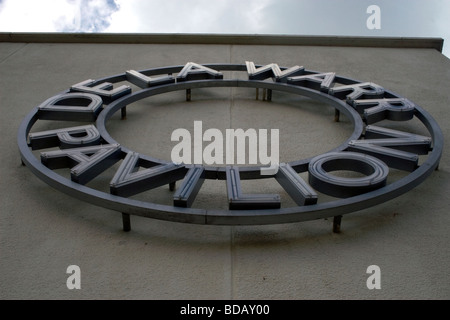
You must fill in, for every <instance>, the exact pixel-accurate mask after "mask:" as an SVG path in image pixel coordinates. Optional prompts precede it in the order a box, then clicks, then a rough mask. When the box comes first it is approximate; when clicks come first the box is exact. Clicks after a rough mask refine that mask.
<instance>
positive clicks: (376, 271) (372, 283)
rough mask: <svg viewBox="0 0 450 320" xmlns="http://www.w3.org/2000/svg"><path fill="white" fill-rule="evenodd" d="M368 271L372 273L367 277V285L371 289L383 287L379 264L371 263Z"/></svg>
mask: <svg viewBox="0 0 450 320" xmlns="http://www.w3.org/2000/svg"><path fill="white" fill-rule="evenodd" d="M366 273H371V274H372V275H371V276H370V277H369V278H367V281H366V285H367V288H368V289H369V290H373V289H381V270H380V267H379V266H377V265H371V266H368V267H367V271H366Z"/></svg>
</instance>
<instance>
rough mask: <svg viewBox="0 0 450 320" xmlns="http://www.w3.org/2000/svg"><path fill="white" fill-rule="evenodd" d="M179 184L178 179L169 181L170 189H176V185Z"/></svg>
mask: <svg viewBox="0 0 450 320" xmlns="http://www.w3.org/2000/svg"><path fill="white" fill-rule="evenodd" d="M176 184H177V182H176V181H174V182H171V183H169V190H170V191H174V190H175V185H176Z"/></svg>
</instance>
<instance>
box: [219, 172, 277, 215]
mask: <svg viewBox="0 0 450 320" xmlns="http://www.w3.org/2000/svg"><path fill="white" fill-rule="evenodd" d="M226 178H227V181H226V182H227V194H228V208H229V209H230V210H241V209H242V210H252V209H274V208H275V209H277V208H280V207H281V203H280V196H279V195H277V194H243V193H242V188H241V178H240V177H239V168H235V167H230V166H227V167H226Z"/></svg>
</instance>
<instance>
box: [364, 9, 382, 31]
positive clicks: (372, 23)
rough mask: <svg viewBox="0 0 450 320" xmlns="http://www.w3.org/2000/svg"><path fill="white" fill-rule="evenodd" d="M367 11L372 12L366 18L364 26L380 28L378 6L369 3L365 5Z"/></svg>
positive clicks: (370, 28) (371, 28)
mask: <svg viewBox="0 0 450 320" xmlns="http://www.w3.org/2000/svg"><path fill="white" fill-rule="evenodd" d="M366 12H367V13H372V15H370V16H369V17H368V18H367V21H366V26H367V29H369V30H373V29H378V30H379V29H381V10H380V7H379V6H377V5H374V4H373V5H371V6H368V7H367V11H366Z"/></svg>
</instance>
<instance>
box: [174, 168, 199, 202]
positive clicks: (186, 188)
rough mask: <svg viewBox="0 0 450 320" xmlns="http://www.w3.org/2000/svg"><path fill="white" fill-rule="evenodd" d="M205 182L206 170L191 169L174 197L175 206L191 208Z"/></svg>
mask: <svg viewBox="0 0 450 320" xmlns="http://www.w3.org/2000/svg"><path fill="white" fill-rule="evenodd" d="M204 181H205V168H204V167H203V166H195V167H192V168H190V169H189V171H188V173H187V174H186V177H185V178H184V180H183V182H182V183H181V185H180V187H179V188H178V190H177V191H176V192H175V194H174V195H173V205H174V206H176V207H184V208H190V207H191V206H192V203H193V202H194V199H195V197H196V196H197V194H198V192H199V190H200V188H201V186H202V185H203V182H204Z"/></svg>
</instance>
